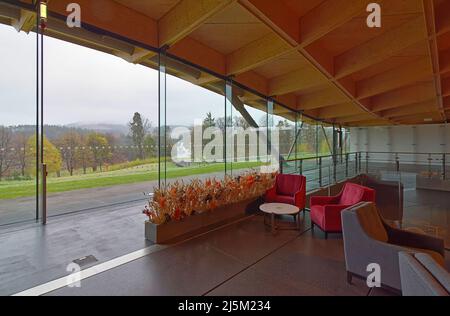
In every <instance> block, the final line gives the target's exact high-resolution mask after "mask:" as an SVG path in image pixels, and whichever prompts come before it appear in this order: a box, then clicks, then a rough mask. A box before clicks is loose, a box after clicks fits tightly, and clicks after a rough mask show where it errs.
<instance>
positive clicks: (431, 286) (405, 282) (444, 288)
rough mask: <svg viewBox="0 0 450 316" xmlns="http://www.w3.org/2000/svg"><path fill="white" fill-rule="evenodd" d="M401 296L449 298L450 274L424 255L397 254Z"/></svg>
mask: <svg viewBox="0 0 450 316" xmlns="http://www.w3.org/2000/svg"><path fill="white" fill-rule="evenodd" d="M399 264H400V278H401V283H402V294H403V296H450V274H449V273H448V272H447V271H446V270H445V269H443V268H442V267H441V266H440V265H439V264H437V263H436V261H434V260H433V259H432V258H431V257H430V256H429V255H427V254H424V253H415V254H412V253H408V252H400V253H399Z"/></svg>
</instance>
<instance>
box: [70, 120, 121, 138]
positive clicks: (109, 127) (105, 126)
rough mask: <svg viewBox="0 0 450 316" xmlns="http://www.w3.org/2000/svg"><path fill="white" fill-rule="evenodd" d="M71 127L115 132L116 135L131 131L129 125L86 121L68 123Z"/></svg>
mask: <svg viewBox="0 0 450 316" xmlns="http://www.w3.org/2000/svg"><path fill="white" fill-rule="evenodd" d="M66 127H69V128H76V129H82V130H89V131H95V132H98V133H103V134H113V135H116V136H121V135H127V134H128V132H129V129H128V126H126V125H121V124H110V123H86V122H77V123H72V124H68V125H66Z"/></svg>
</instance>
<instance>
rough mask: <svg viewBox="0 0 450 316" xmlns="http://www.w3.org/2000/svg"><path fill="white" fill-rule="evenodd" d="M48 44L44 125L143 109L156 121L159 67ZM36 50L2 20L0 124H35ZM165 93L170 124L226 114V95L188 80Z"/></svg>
mask: <svg viewBox="0 0 450 316" xmlns="http://www.w3.org/2000/svg"><path fill="white" fill-rule="evenodd" d="M44 47H45V50H44V56H45V61H44V63H45V68H44V69H45V79H44V82H45V83H44V87H45V92H44V95H45V102H44V104H45V124H54V125H65V124H71V123H78V122H83V123H97V122H98V123H116V124H126V123H127V122H128V121H129V120H131V118H132V116H133V114H134V112H140V113H141V114H142V115H143V116H145V117H147V118H149V119H150V120H151V121H152V123H153V124H154V125H156V123H157V105H158V72H157V71H155V70H152V69H149V68H146V67H143V66H140V65H133V64H130V63H128V62H126V61H124V60H122V59H120V58H118V57H115V56H111V55H108V54H105V53H101V52H98V51H95V50H91V49H88V48H84V47H81V46H78V45H73V44H70V43H67V42H63V41H60V40H56V39H52V38H45V44H44ZM35 55H36V35H35V34H33V33H30V34H29V35H27V34H25V33H23V32H21V33H18V32H17V31H16V30H15V29H14V28H12V27H10V26H5V25H0V125H7V126H10V125H18V124H34V122H35V106H36V105H35V104H36V99H35V98H36V94H35V93H36V92H35V90H36V70H35V69H36V57H35ZM167 95H168V100H167V103H168V115H170V120H169V122H168V123H169V124H174V125H188V124H192V123H193V121H194V120H195V119H203V118H204V115H205V113H206V112H209V111H211V112H212V114H213V116H215V117H220V116H223V109H224V98H223V96H219V95H217V94H215V93H212V92H209V91H207V90H205V89H203V88H200V87H197V86H195V85H192V84H190V83H188V82H186V81H183V80H180V79H177V78H173V77H170V78H168V92H167ZM258 112H259V111H258ZM258 116H260V113H258Z"/></svg>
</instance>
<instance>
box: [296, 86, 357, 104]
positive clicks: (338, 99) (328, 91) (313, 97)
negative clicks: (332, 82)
mask: <svg viewBox="0 0 450 316" xmlns="http://www.w3.org/2000/svg"><path fill="white" fill-rule="evenodd" d="M346 101H348V97H347V96H346V95H345V94H344V93H343V92H342V91H340V90H338V89H336V87H334V86H329V87H327V88H325V89H323V90H319V91H316V92H312V93H308V94H304V95H301V96H300V97H298V99H297V108H298V109H300V110H312V109H317V108H322V107H326V106H330V105H335V104H340V103H344V102H346Z"/></svg>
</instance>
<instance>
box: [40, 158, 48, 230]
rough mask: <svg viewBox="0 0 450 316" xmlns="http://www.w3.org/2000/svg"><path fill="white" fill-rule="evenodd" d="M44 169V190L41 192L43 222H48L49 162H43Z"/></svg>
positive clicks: (42, 181)
mask: <svg viewBox="0 0 450 316" xmlns="http://www.w3.org/2000/svg"><path fill="white" fill-rule="evenodd" d="M41 170H42V175H41V176H42V180H41V183H42V188H41V190H42V192H41V206H42V224H43V225H46V224H47V175H48V173H47V164H45V163H43V164H42V165H41Z"/></svg>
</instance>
